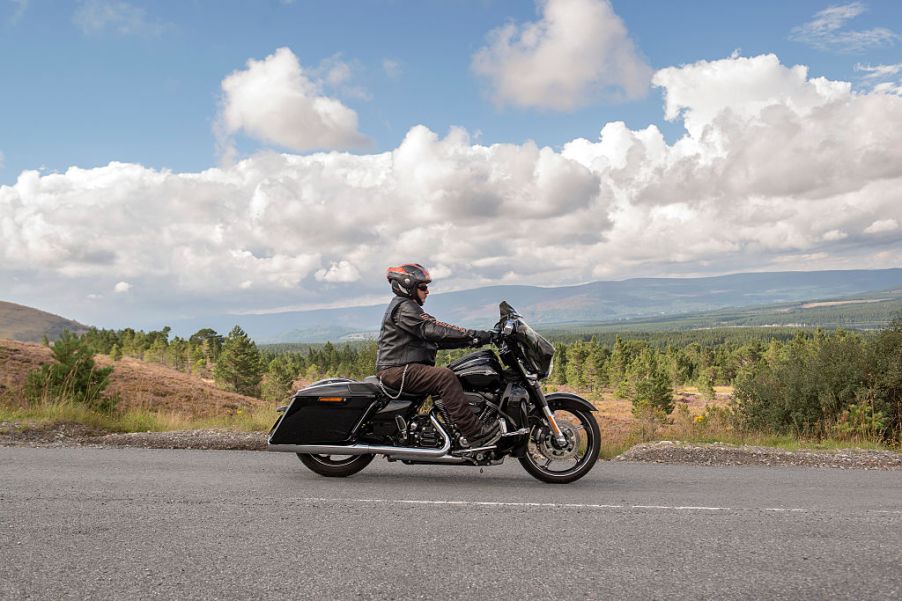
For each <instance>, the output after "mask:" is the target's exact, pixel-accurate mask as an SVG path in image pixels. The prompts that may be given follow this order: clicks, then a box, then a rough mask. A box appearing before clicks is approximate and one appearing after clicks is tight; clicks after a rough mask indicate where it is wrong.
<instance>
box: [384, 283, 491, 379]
mask: <svg viewBox="0 0 902 601" xmlns="http://www.w3.org/2000/svg"><path fill="white" fill-rule="evenodd" d="M477 343H478V340H477V332H476V331H474V330H465V329H464V328H459V327H457V326H453V325H451V324H449V323H443V322H441V321H437V320H436V319H435V318H434V317H433V316H431V315H429V314H428V313H426V312H425V311H424V310H423V308H422V307H421V306H420V305H419V304H418V303H417V302H416V301H415V300H413V299H410V298H406V297H403V296H396V297H395V298H394V299H392V301H391V302H390V303H389V304H388V309H386V310H385V316H384V317H383V318H382V330H381V331H380V332H379V354H378V355H376V371H382V370H383V369H388V368H389V367H398V366H401V365H406V364H408V363H425V364H427V365H435V354H436V352H437V351H438V349H448V348H463V347H465V346H473V345H475V344H477Z"/></svg>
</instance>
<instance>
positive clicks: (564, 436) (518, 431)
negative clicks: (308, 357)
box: [267, 302, 601, 484]
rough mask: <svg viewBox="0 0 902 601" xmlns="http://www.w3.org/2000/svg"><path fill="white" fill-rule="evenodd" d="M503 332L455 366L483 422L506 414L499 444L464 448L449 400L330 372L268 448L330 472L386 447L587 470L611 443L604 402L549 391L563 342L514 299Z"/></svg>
mask: <svg viewBox="0 0 902 601" xmlns="http://www.w3.org/2000/svg"><path fill="white" fill-rule="evenodd" d="M495 333H496V334H495V340H494V344H495V346H496V347H497V354H496V353H495V352H494V351H491V350H480V351H477V352H474V353H470V354H468V355H466V356H464V357H461V358H460V359H458V360H456V361H454V362H452V363H451V364H449V365H448V367H449V368H451V369H452V370H453V371H454V372H455V373H456V374H457V377H458V378H460V381H461V384H462V385H463V389H464V393H465V396H466V399H467V402H468V403H469V405H470V408H471V409H472V410H473V411H474V413H476V415H477V416H478V418H479V420H481V421H482V422H484V423H487V424H488V423H491V422H495V421H497V422H498V425H499V426H500V428H501V432H502V437H501V439H500V440H499V441H498V442H497V443H495V444H492V445H490V446H485V447H479V448H468V447H466V446H462V445H461V444H460V437H461V436H460V432H458V430H457V428H456V427H455V426H454V425H453V423H452V421H451V419H450V418H449V417H448V414H447V411H446V410H445V408H444V406H443V405H442V401H441V399H440V398H437V397H427V396H425V395H417V394H408V393H406V392H404V391H403V390H394V389H391V388H389V387H387V386H385V385H383V384H382V383H381V382H380V381H379V378H377V377H376V376H369V377H368V378H365V379H364V380H363V381H362V382H358V381H354V380H350V379H346V378H331V379H327V380H320V381H319V382H315V383H314V384H311V385H310V386H308V387H306V388H303V389H301V390H299V391H297V392H296V393H295V394H294V396H293V397H292V399H291V402H290V404H289V405H288V406H287V407H284V408H282V409H281V410H282V415H281V416H280V418H279V419H278V420H277V421H276V423H275V425H273V427H272V430H271V431H270V433H269V441H268V445H267V449H268V450H270V451H287V452H291V453H297V456H298V457H299V458H300V460H301V461H302V462H303V463H304V465H306V466H307V467H308V468H310V469H311V470H313V471H314V472H316V473H317V474H321V475H323V476H336V477H342V476H350V475H351V474H355V473H357V472H359V471H360V470H362V469H363V468H365V467H366V466H367V465H369V463H370V461H372V460H373V458H374V457H375V456H376V455H385V457H386V458H387V459H388V460H389V461H401V462H403V463H407V464H421V463H428V464H448V463H452V464H465V465H474V466H488V465H499V464H501V463H502V462H503V461H504V459H505V457H508V456H512V457H516V458H518V459H519V461H520V463H521V464H522V465H523V467H524V469H526V471H527V472H529V473H530V474H531V475H533V476H534V477H536V478H538V479H539V480H542V481H543V482H551V483H560V484H566V483H568V482H573V481H574V480H578V479H579V478H582V477H583V476H585V475H586V474H587V473H588V472H589V470H591V469H592V466H593V465H595V461H596V460H597V459H598V453H599V450H600V449H601V432H600V430H599V428H598V422H597V421H596V420H595V417H594V416H593V415H592V412H593V411H595V407H593V406H592V404H591V403H589V402H588V401H587V400H585V399H583V398H581V397H579V396H576V395H575V394H570V393H565V392H555V393H551V394H548V395H545V394H544V393H543V392H542V385H541V382H542V380H544V379H545V378H547V377H548V375H549V374H550V373H551V369H552V364H553V358H554V346H552V344H551V343H550V342H548V341H547V340H546V339H545V338H543V337H542V336H540V335H539V334H538V333H536V331H535V330H533V329H532V328H531V327H529V325H528V324H527V323H526V322H525V321H524V320H523V318H522V317H521V316H520V315H519V314H517V312H516V311H515V310H514V309H513V307H511V306H510V305H508V304H507V302H503V303H501V319H500V321H499V322H498V325H497V326H496V329H495ZM499 358H500V361H499Z"/></svg>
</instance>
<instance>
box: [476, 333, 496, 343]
mask: <svg viewBox="0 0 902 601" xmlns="http://www.w3.org/2000/svg"><path fill="white" fill-rule="evenodd" d="M493 337H494V333H492V332H489V331H486V330H473V346H482V345H484V344H488V343H490V342H491V341H492V338H493Z"/></svg>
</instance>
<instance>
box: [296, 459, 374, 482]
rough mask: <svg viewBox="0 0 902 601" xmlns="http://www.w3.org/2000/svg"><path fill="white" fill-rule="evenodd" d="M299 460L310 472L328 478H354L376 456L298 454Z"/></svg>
mask: <svg viewBox="0 0 902 601" xmlns="http://www.w3.org/2000/svg"><path fill="white" fill-rule="evenodd" d="M297 456H298V459H300V460H301V463H303V464H304V465H306V466H307V467H308V468H310V470H312V471H314V472H316V473H317V474H319V475H320V476H325V477H327V478H345V477H347V476H353V475H354V474H356V473H357V472H359V471H360V470H362V469H363V468H365V467H366V466H368V465H369V464H370V461H372V460H373V458H374V457H375V455H311V454H310V453H298V454H297ZM333 457H337V459H333Z"/></svg>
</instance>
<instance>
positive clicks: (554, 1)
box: [0, 0, 902, 326]
mask: <svg viewBox="0 0 902 601" xmlns="http://www.w3.org/2000/svg"><path fill="white" fill-rule="evenodd" d="M555 23H557V25H555ZM583 26H585V27H583ZM505 27H507V28H508V29H507V32H506V34H505V31H504V29H503V28H505ZM555 27H557V28H558V29H557V31H558V33H557V34H556V33H555V31H556V29H555ZM531 28H532V29H531ZM578 30H583V31H582V32H580V31H578ZM530 31H531V32H532V33H529V32H530ZM900 32H902V3H899V2H895V1H889V0H883V1H878V0H871V1H868V2H845V3H843V2H839V3H832V4H831V3H829V2H814V1H796V2H785V1H783V2H777V1H759V2H754V3H751V2H747V3H737V2H713V1H693V2H671V1H663V0H662V1H651V0H648V1H643V2H622V1H613V2H610V3H609V2H606V1H605V0H549V1H545V0H542V1H539V2H530V1H492V0H473V1H470V2H452V1H438V0H435V1H418V2H414V1H409V2H403V1H400V0H395V1H388V0H385V1H376V0H372V1H358V2H344V1H330V2H325V1H322V2H315V1H304V0H297V1H294V2H285V1H282V2H280V1H275V0H272V1H267V2H230V1H219V2H207V1H201V0H195V1H186V2H159V3H141V2H126V1H124V0H86V1H80V2H50V1H47V0H0V57H2V58H0V81H2V82H3V84H2V86H3V87H2V89H3V93H2V94H0V153H2V154H0V226H2V229H0V232H2V233H3V234H4V237H5V239H6V241H5V243H4V244H3V245H2V247H0V259H2V265H0V298H2V299H3V300H11V301H14V302H22V303H24V304H29V305H32V306H37V307H40V308H44V309H47V310H53V311H56V312H60V313H63V314H66V315H67V316H69V317H74V318H79V319H82V320H84V321H87V322H90V323H97V324H98V325H107V326H122V325H130V323H134V322H129V320H137V321H140V322H141V323H142V324H155V323H157V322H158V321H159V320H165V318H166V316H168V315H173V316H188V315H192V316H193V315H198V314H203V313H204V312H220V311H236V312H248V311H251V312H252V311H272V310H277V309H279V308H287V307H291V308H298V307H314V306H323V305H333V304H351V303H364V302H371V301H375V300H377V299H378V298H379V296H380V294H381V295H384V291H383V290H382V287H383V285H384V281H383V278H382V269H384V267H383V265H385V264H388V263H391V262H395V261H405V260H419V261H421V262H423V263H426V264H427V265H430V266H432V267H433V269H434V271H435V273H437V274H439V275H440V276H443V278H444V282H445V285H446V289H454V288H465V287H471V286H476V285H482V284H486V283H534V284H549V285H563V284H572V283H579V282H583V281H589V280H597V279H608V278H612V279H622V278H626V277H632V276H660V275H674V276H680V275H704V274H713V273H726V272H733V271H754V270H776V269H781V268H786V269H792V268H811V269H817V268H833V267H839V268H857V267H887V266H898V264H899V257H900V255H899V248H900V240H899V232H900V226H899V224H900V222H902V215H900V214H899V209H898V207H899V205H900V204H902V198H899V197H897V196H894V194H893V192H891V190H892V189H893V186H894V180H895V178H896V177H898V176H899V175H900V174H899V173H898V172H897V169H896V168H895V167H894V164H895V162H896V161H895V158H896V157H897V154H896V153H897V152H898V147H899V146H902V144H900V143H899V142H900V140H898V139H897V138H898V135H899V134H894V133H893V131H899V130H902V123H896V122H895V119H897V118H898V117H899V113H900V108H899V104H900V102H902V83H900V82H902V67H900V65H902V38H900V37H899V34H900ZM505 35H506V36H507V37H505ZM529 35H535V36H536V38H535V39H532V40H530V39H527V38H528V37H529ZM795 66H800V67H801V68H803V71H798V70H795V71H794V70H793V67H795ZM804 69H807V71H804ZM724 82H725V83H724ZM730 82H734V83H732V84H731V83H730ZM819 82H827V83H819ZM737 90H738V91H737ZM733 91H737V92H736V93H737V94H738V95H731V94H732V92H733ZM668 99H669V102H670V105H672V106H670V115H669V116H670V117H671V118H670V119H665V101H668ZM317 103H319V104H317ZM323 103H325V104H326V105H328V106H329V107H331V108H329V109H328V110H327V111H326V112H322V111H320V109H315V108H311V107H316V106H320V107H321V106H322V105H323ZM310 111H312V112H310ZM317 111H320V112H317ZM780 111H789V112H791V113H792V118H790V117H788V116H780V117H778V115H780ZM784 117H785V118H784ZM320 118H322V122H319V121H318V119H320ZM311 119H312V121H311ZM859 119H860V123H856V127H858V128H859V131H857V132H853V133H849V132H841V133H837V134H836V135H833V134H830V135H827V134H825V133H823V132H825V131H826V132H831V131H834V130H831V129H830V128H831V127H833V128H838V129H837V130H836V131H839V129H841V128H842V126H843V125H845V124H847V123H849V122H850V121H853V122H854V121H857V120H859ZM313 121H316V122H315V123H313ZM618 122H623V124H624V126H616V125H611V124H617V123H618ZM336 123H337V125H336ZM693 123H694V124H695V129H694V130H693V126H692V124H693ZM819 124H820V125H819ZM649 126H653V129H654V131H651V130H648V129H647V128H648V127H649ZM618 127H619V129H618ZM706 128H707V129H706ZM602 129H605V131H606V132H607V136H606V137H605V139H604V140H600V138H599V135H600V132H601V131H602ZM809 130H810V131H809ZM706 131H707V132H708V133H707V134H706V133H705V132H706ZM712 131H713V132H714V134H711V133H710V132H712ZM642 132H645V133H642ZM657 135H660V139H658V138H656V136H657ZM783 135H786V136H789V137H788V138H787V140H786V142H785V143H784V144H782V145H781V146H780V147H779V148H780V151H781V152H784V151H785V153H787V156H785V157H782V158H781V162H779V163H778V162H776V161H775V162H774V164H769V162H768V160H767V159H768V157H772V156H774V155H775V152H774V151H767V150H766V149H762V148H760V146H761V142H760V141H761V140H762V139H767V140H776V139H780V137H781V136H783ZM805 136H808V137H807V138H806V137H805ZM631 149H632V150H631ZM821 151H823V152H821ZM793 152H796V153H798V154H797V155H793V154H792V153H793ZM631 153H632V154H631ZM636 153H639V154H636ZM755 157H758V159H757V160H756V159H755ZM862 157H864V158H862ZM796 159H798V171H801V172H804V173H806V174H809V175H810V177H807V178H798V175H797V174H796V173H790V172H787V171H786V170H785V169H786V164H787V163H792V162H793V161H795V160H796ZM884 163H886V165H884ZM768 169H769V170H770V171H767V170H768ZM797 178H798V179H799V181H795V180H796V179H797ZM762 182H771V183H773V182H783V184H782V187H781V186H776V188H779V189H774V186H773V185H769V184H765V183H762ZM825 182H826V183H825ZM896 189H898V188H896ZM421 201H422V202H421ZM321 210H322V213H320V211H321ZM328 215H332V216H335V215H339V216H340V217H338V218H335V219H333V221H337V223H334V224H333V225H334V226H335V231H334V232H333V233H332V237H331V239H330V238H320V237H319V235H320V234H321V233H322V230H323V228H324V227H326V226H325V225H324V224H329V223H330V221H329V218H328ZM502 215H503V216H505V220H502V219H501V216H502ZM825 215H833V216H836V217H837V218H836V219H827V218H826V217H825ZM88 217H90V218H92V219H88ZM345 218H347V219H348V220H349V221H348V222H347V223H345V222H344V221H343V220H344V219H345ZM355 218H356V219H357V222H355V223H351V221H352V220H353V219H355ZM403 219H409V220H410V221H411V224H410V225H407V226H398V225H396V224H397V223H398V221H399V220H403ZM480 219H482V220H481V221H480ZM512 219H513V220H514V221H515V222H516V224H517V226H518V227H519V228H520V229H521V230H522V231H524V232H528V231H535V229H540V230H541V231H542V234H541V235H540V236H529V235H522V236H520V237H517V236H513V237H512V236H511V235H510V234H509V233H508V234H507V235H504V236H502V235H501V234H500V233H499V232H500V231H501V229H502V228H503V225H504V224H505V223H510V222H511V220H512ZM363 224H365V226H364V225H363ZM314 226H315V227H314ZM308 227H309V228H313V229H312V230H310V231H308V230H307V229H306V228H308ZM493 227H494V229H493ZM280 228H284V229H280ZM396 228H397V229H396ZM130 230H131V232H130ZM727 232H729V233H727ZM120 237H121V238H120ZM291 238H296V239H293V240H291V241H290V242H285V241H284V240H287V239H291ZM276 239H279V240H282V242H278V241H276ZM464 239H465V240H467V244H466V245H463V244H462V242H461V240H464ZM640 250H641V252H640ZM414 255H416V256H414ZM577 258H579V259H578V260H577ZM199 272H203V273H204V275H203V276H201V275H198V273H199ZM207 278H209V281H208V279H207ZM161 290H165V292H161ZM226 299H227V300H226Z"/></svg>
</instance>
